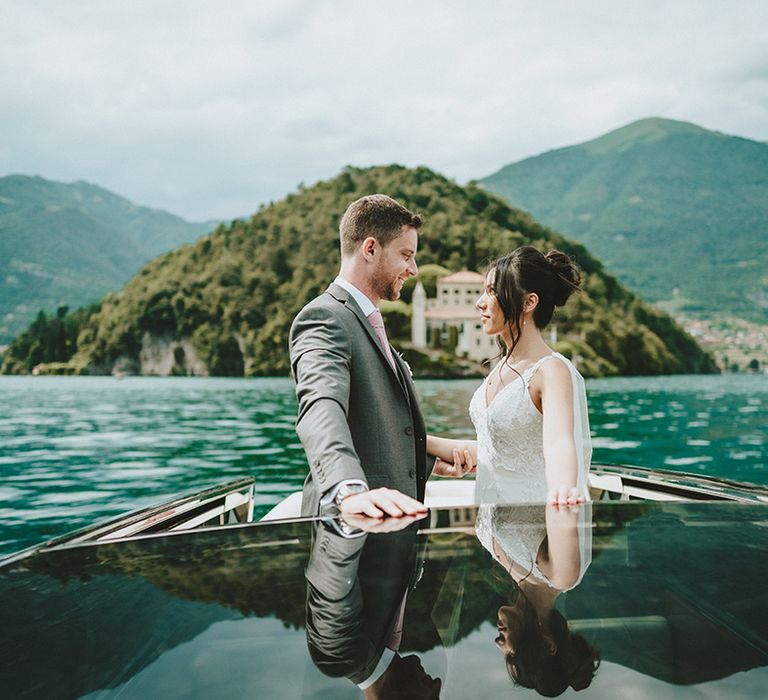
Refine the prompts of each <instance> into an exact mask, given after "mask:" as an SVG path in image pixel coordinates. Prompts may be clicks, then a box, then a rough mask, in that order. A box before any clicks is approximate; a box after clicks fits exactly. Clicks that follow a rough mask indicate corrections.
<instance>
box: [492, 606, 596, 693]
mask: <svg viewBox="0 0 768 700" xmlns="http://www.w3.org/2000/svg"><path fill="white" fill-rule="evenodd" d="M519 595H520V596H522V599H523V600H524V601H525V602H524V609H523V616H522V618H523V621H522V629H521V634H520V638H519V639H518V642H517V650H516V651H515V653H513V654H507V655H506V657H505V659H504V661H505V665H506V667H507V673H509V677H510V678H511V679H512V682H513V683H514V684H515V685H520V686H523V687H524V688H532V689H533V690H535V691H536V692H537V693H539V695H544V696H545V697H548V698H554V697H556V696H558V695H560V694H561V693H562V692H564V691H565V690H567V688H568V687H569V686H570V687H571V688H573V689H574V690H583V689H584V688H586V687H588V686H589V684H590V683H591V682H592V679H593V678H594V676H595V673H596V672H597V669H598V667H599V666H600V652H599V651H598V650H597V649H595V647H593V646H590V644H589V643H588V642H587V640H586V639H585V638H584V637H582V636H581V635H580V634H573V633H572V632H571V631H570V630H569V629H568V623H567V622H566V620H565V618H564V617H563V616H562V615H561V614H560V613H559V612H558V611H557V610H553V611H552V613H551V615H550V618H549V634H550V635H551V643H552V644H554V647H553V649H552V648H550V642H548V641H547V640H546V639H545V636H544V632H543V630H542V626H541V621H540V620H539V619H538V617H537V615H536V611H535V608H534V607H533V605H531V603H530V602H529V601H528V599H527V598H526V597H525V595H524V594H523V593H522V591H520V594H519Z"/></svg>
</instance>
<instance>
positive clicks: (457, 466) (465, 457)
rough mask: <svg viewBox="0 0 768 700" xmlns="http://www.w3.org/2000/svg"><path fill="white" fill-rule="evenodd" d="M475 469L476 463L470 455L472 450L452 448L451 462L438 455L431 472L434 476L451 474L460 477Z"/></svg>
mask: <svg viewBox="0 0 768 700" xmlns="http://www.w3.org/2000/svg"><path fill="white" fill-rule="evenodd" d="M476 471H477V464H476V463H475V460H474V458H473V457H472V452H470V451H469V450H468V449H463V450H460V449H458V448H456V447H454V448H453V464H451V463H450V462H446V461H445V460H444V459H441V458H440V457H438V458H437V459H436V460H435V466H434V468H433V469H432V474H434V475H435V476H452V477H458V478H461V477H462V476H464V475H465V474H471V473H473V472H476Z"/></svg>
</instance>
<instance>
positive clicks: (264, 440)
mask: <svg viewBox="0 0 768 700" xmlns="http://www.w3.org/2000/svg"><path fill="white" fill-rule="evenodd" d="M478 381H479V380H451V381H445V380H424V381H419V382H418V383H417V386H418V389H419V393H420V395H421V397H422V407H423V409H424V412H425V414H426V416H427V420H428V425H429V429H430V430H431V431H433V432H437V433H439V434H445V435H450V436H456V437H459V436H472V435H473V430H472V425H471V423H470V421H469V417H468V415H467V405H468V403H469V399H470V397H471V395H472V392H473V391H474V390H475V388H476V387H477V385H478ZM587 392H588V395H589V402H590V420H591V428H592V434H593V445H594V448H595V449H594V461H595V462H596V463H616V464H635V465H641V466H648V467H664V468H667V469H675V470H680V471H686V472H692V473H699V474H707V475H715V476H725V477H729V478H733V479H739V480H743V481H751V482H755V483H761V484H768V469H767V468H766V467H768V439H766V426H767V425H768V376H766V375H724V376H704V377H702V376H675V377H650V378H649V377H638V378H620V379H599V380H591V381H588V382H587ZM295 415H296V401H295V397H294V393H293V385H292V383H291V381H290V380H289V379H283V378H279V379H217V378H214V379H201V378H162V379H161V378H148V377H136V378H126V379H120V380H118V379H114V378H111V377H0V554H7V553H9V552H13V551H15V550H18V549H21V548H22V547H26V546H29V545H32V544H35V543H38V542H41V541H43V540H45V539H48V538H50V537H53V536H56V535H60V534H63V533H65V532H68V531H70V530H73V529H76V528H79V527H83V526H85V525H89V524H91V523H93V522H96V521H98V520H103V519H105V518H109V517H114V516H117V515H120V514H122V513H125V512H127V511H129V510H134V509H136V508H140V507H143V506H147V505H150V504H153V503H159V502H161V501H163V500H167V499H170V498H172V497H173V496H175V495H177V494H179V493H183V492H187V491H191V490H195V489H198V488H202V487H204V486H210V485H213V484H217V483H221V482H224V481H228V480H232V479H236V478H238V477H242V476H250V475H254V476H255V477H256V484H257V488H256V490H257V501H256V502H257V513H263V512H266V511H267V510H268V509H269V507H270V506H272V505H274V504H275V503H277V502H278V501H279V500H280V499H281V498H282V497H283V496H285V495H287V494H288V493H290V492H291V491H294V490H296V489H298V488H300V487H301V483H302V481H303V479H304V475H305V473H306V469H307V468H306V461H305V459H304V453H303V451H302V449H301V446H300V445H299V444H298V440H297V438H296V434H295V432H294V428H293V425H294V418H295Z"/></svg>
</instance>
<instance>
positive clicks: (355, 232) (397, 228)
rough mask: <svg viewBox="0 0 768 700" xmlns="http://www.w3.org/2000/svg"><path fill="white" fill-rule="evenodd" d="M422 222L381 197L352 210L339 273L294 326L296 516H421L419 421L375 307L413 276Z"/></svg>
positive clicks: (344, 227) (422, 435)
mask: <svg viewBox="0 0 768 700" xmlns="http://www.w3.org/2000/svg"><path fill="white" fill-rule="evenodd" d="M421 223H422V222H421V217H420V216H418V215H416V214H414V213H413V212H411V211H409V210H408V209H406V208H405V207H404V206H402V205H401V204H400V203H398V202H396V201H395V200H394V199H392V198H390V197H387V196H385V195H382V194H373V195H368V196H366V197H361V198H360V199H358V200H357V201H355V202H353V203H352V204H350V205H349V207H348V208H347V210H346V212H345V213H344V216H343V217H342V219H341V225H340V227H339V233H340V238H341V270H340V272H339V275H338V277H336V279H335V280H334V282H333V283H332V284H331V285H330V286H329V287H328V289H327V290H326V291H325V292H324V293H323V294H321V295H320V296H319V297H317V298H315V299H313V300H312V301H311V302H309V304H307V305H306V306H305V307H304V308H303V309H302V310H301V311H300V312H299V314H298V315H297V316H296V318H295V320H294V322H293V326H292V327H291V334H290V355H291V370H292V372H293V377H294V380H295V382H296V395H297V397H298V401H299V413H298V418H297V421H296V432H297V433H298V435H299V439H300V440H301V443H302V445H303V446H304V451H305V452H306V454H307V460H308V462H309V467H310V473H309V475H308V476H307V479H306V481H305V482H304V494H303V499H302V506H301V511H302V515H318V514H321V515H325V514H336V513H341V514H342V515H345V514H349V515H354V514H357V515H365V516H370V517H374V518H383V517H385V516H394V517H398V516H402V515H421V514H423V513H426V508H425V506H424V505H423V503H422V501H423V500H424V488H425V484H426V480H427V477H428V473H427V462H426V431H425V426H424V419H423V417H422V415H421V411H420V409H419V405H418V401H417V399H416V393H415V390H414V386H413V382H412V381H411V376H410V371H409V370H408V368H407V366H406V365H405V363H404V362H403V361H402V360H401V359H400V357H399V356H398V354H397V353H395V352H393V351H392V349H391V348H390V346H389V343H388V341H387V338H386V331H385V330H384V324H383V322H382V319H381V312H380V311H379V309H378V305H379V302H380V301H381V300H382V299H388V300H395V299H398V298H399V297H400V291H401V290H402V287H403V283H404V282H405V280H407V279H408V278H409V277H411V276H413V275H415V274H416V272H417V267H416V259H415V256H416V248H417V245H418V234H419V229H420V228H421Z"/></svg>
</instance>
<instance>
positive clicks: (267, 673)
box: [0, 501, 768, 700]
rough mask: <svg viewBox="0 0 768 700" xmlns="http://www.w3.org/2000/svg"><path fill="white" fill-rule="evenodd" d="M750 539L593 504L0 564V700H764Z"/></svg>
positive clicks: (178, 537) (190, 540)
mask: <svg viewBox="0 0 768 700" xmlns="http://www.w3.org/2000/svg"><path fill="white" fill-rule="evenodd" d="M390 526H391V525H390ZM767 526H768V506H766V505H764V504H760V503H739V502H727V501H723V502H644V501H598V502H594V503H593V504H591V505H588V506H586V507H584V508H581V509H579V510H578V511H576V512H573V511H562V512H560V511H557V510H554V511H553V510H549V511H548V510H547V509H545V508H544V507H543V506H493V507H483V508H482V509H480V511H478V509H477V508H456V509H442V510H432V511H431V512H430V514H429V516H428V517H427V518H425V519H423V520H420V521H417V522H415V523H412V524H410V525H408V526H407V527H405V528H404V529H402V530H400V531H397V532H389V533H360V532H356V531H354V530H352V531H350V530H349V528H345V527H342V526H341V524H339V523H338V522H336V521H327V522H321V521H318V520H299V521H276V522H270V523H263V522H255V523H245V524H243V523H235V524H232V525H224V526H221V527H212V528H208V529H203V530H194V531H184V530H179V531H176V532H172V533H154V534H146V535H141V536H138V537H135V538H133V539H114V540H109V539H106V540H101V541H98V542H93V541H79V542H78V541H64V542H61V543H59V544H54V545H53V546H50V547H48V548H43V549H40V550H38V551H36V552H33V553H32V554H30V555H28V556H25V557H20V558H18V557H17V558H11V559H8V560H6V563H5V564H3V565H0V629H2V653H1V654H0V659H1V660H0V688H2V694H3V696H4V697H9V698H17V697H18V698H27V697H29V698H80V697H86V698H111V697H115V698H116V697H119V698H147V697H162V698H164V699H168V698H242V697H253V698H283V697H285V698H317V699H318V700H319V699H321V698H322V699H325V698H356V697H361V695H362V691H361V690H360V689H359V688H358V686H357V685H356V684H357V683H361V684H363V685H364V684H365V683H366V682H372V683H373V685H372V686H371V688H373V689H374V690H383V691H384V694H383V696H384V697H387V696H388V695H387V693H388V692H389V693H390V695H389V696H390V697H438V696H439V697H442V698H462V699H464V698H497V697H504V696H506V695H508V694H510V693H513V694H518V693H520V694H523V695H529V696H531V697H535V696H537V695H538V694H541V693H545V694H556V693H559V692H560V691H562V690H565V691H566V693H572V692H573V690H574V689H577V690H580V691H581V692H580V694H579V697H597V698H615V697H654V698H665V697H674V698H686V697H691V698H693V697H703V696H706V697H728V698H740V697H743V698H753V697H754V698H757V697H764V696H765V689H766V687H768V669H767V667H768V593H766V586H765V575H766V572H768V527H767ZM389 650H392V651H389ZM393 651H394V653H395V655H394V656H392V653H393ZM377 674H378V675H377ZM371 679H373V680H371ZM398 685H400V686H401V689H403V688H404V689H405V694H402V695H400V696H397V695H394V692H395V689H396V686H398ZM526 686H532V687H530V688H529V687H526ZM566 689H567V690H566ZM367 692H369V693H370V692H371V689H370V688H369V690H368V691H367Z"/></svg>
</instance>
